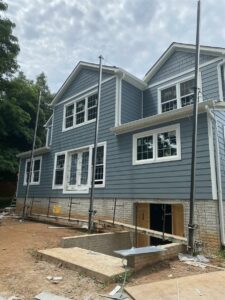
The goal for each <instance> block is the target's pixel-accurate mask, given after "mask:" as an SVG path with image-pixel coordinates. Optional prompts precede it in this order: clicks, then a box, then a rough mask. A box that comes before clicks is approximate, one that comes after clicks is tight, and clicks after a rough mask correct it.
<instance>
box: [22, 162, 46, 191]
mask: <svg viewBox="0 0 225 300" xmlns="http://www.w3.org/2000/svg"><path fill="white" fill-rule="evenodd" d="M36 160H40V170H39V180H38V181H34V172H33V169H34V162H35V161H36ZM28 162H30V158H29V159H26V163H25V169H24V178H23V185H25V186H26V185H27V181H26V179H27V164H28ZM41 169H42V156H37V157H34V158H33V163H32V170H31V177H30V183H29V185H39V184H40V181H41Z"/></svg>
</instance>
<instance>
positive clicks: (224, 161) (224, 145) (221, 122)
mask: <svg viewBox="0 0 225 300" xmlns="http://www.w3.org/2000/svg"><path fill="white" fill-rule="evenodd" d="M214 113H215V117H216V120H217V134H218V142H219V152H220V168H221V178H222V190H223V200H225V139H224V126H225V112H224V111H215V112H214ZM213 127H214V130H215V123H214V126H213Z"/></svg>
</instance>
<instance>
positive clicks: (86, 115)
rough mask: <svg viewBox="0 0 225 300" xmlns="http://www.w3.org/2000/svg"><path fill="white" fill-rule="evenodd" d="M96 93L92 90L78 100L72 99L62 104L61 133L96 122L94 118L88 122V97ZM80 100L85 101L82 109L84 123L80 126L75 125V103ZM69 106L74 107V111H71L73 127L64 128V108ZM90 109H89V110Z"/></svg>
mask: <svg viewBox="0 0 225 300" xmlns="http://www.w3.org/2000/svg"><path fill="white" fill-rule="evenodd" d="M97 92H98V90H97V89H96V90H93V91H91V92H89V93H87V94H85V95H83V96H81V97H79V98H76V99H73V100H72V101H70V102H68V103H66V104H64V108H63V123H62V131H63V132H64V131H68V130H71V129H74V128H77V127H80V126H84V125H86V124H90V123H92V122H95V121H96V118H95V119H92V120H88V97H90V96H92V95H95V94H96V93H97ZM81 100H85V109H84V122H82V123H80V124H75V123H76V103H77V102H79V101H81ZM71 104H73V105H74V110H73V125H72V126H70V127H68V128H66V126H65V125H66V123H65V122H66V107H67V106H70V105H71ZM89 109H90V108H89Z"/></svg>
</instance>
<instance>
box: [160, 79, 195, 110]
mask: <svg viewBox="0 0 225 300" xmlns="http://www.w3.org/2000/svg"><path fill="white" fill-rule="evenodd" d="M193 102H194V79H193V78H192V79H188V80H186V81H182V82H179V83H176V84H174V85H171V86H170V87H166V88H160V89H159V112H162V113H163V112H167V111H170V110H174V109H177V108H181V107H184V106H187V105H190V104H193Z"/></svg>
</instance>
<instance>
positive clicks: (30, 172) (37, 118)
mask: <svg viewBox="0 0 225 300" xmlns="http://www.w3.org/2000/svg"><path fill="white" fill-rule="evenodd" d="M40 106H41V91H40V93H39V98H38V107H37V114H36V121H35V128H34V137H33V145H32V150H31V155H30V168H29V174H28V178H27V186H26V193H25V198H24V202H23V214H22V217H23V218H24V217H25V214H26V204H27V198H28V195H29V188H30V180H31V175H32V170H33V159H34V150H35V146H36V138H37V128H38V120H39V113H40ZM25 172H26V173H27V170H25Z"/></svg>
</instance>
